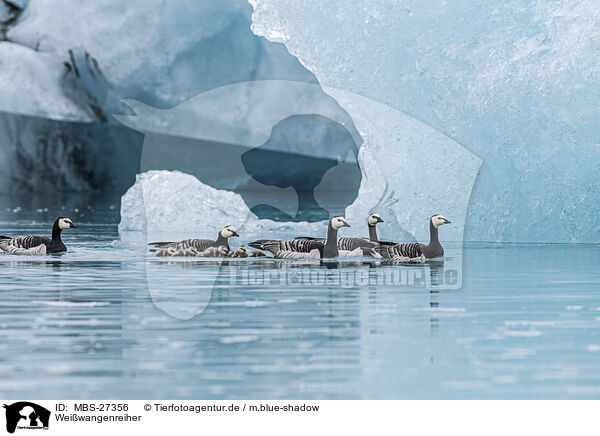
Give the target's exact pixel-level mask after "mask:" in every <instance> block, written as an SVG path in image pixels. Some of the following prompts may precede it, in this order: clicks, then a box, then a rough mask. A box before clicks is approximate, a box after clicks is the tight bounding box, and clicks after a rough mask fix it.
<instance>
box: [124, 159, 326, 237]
mask: <svg viewBox="0 0 600 436" xmlns="http://www.w3.org/2000/svg"><path fill="white" fill-rule="evenodd" d="M225 225H233V226H234V227H235V228H236V229H238V233H240V235H242V236H243V237H244V239H245V238H246V237H248V236H250V237H258V236H259V235H260V234H261V232H262V233H263V235H262V236H264V232H272V231H273V232H275V231H276V232H278V235H282V237H290V238H293V237H295V236H297V234H296V233H303V232H305V233H306V232H309V234H312V233H314V232H316V233H315V234H323V233H324V232H325V229H327V222H326V221H325V222H277V221H273V220H268V219H259V218H258V217H257V216H256V215H255V214H253V213H252V211H251V210H250V208H249V207H248V206H247V205H246V203H245V202H244V200H243V199H242V197H241V195H240V194H237V193H235V192H231V191H227V190H222V189H216V188H213V187H211V186H209V185H207V184H205V183H202V182H201V181H199V180H198V179H197V178H196V177H194V176H193V175H190V174H186V173H183V172H181V171H167V170H152V171H147V172H144V173H141V174H138V175H137V176H136V182H135V184H134V185H133V186H132V187H131V188H129V189H128V190H127V192H126V193H125V194H124V195H123V197H122V198H121V222H120V224H119V232H120V233H127V232H145V233H146V235H147V238H148V241H150V240H154V239H156V238H160V237H168V238H175V239H177V238H181V239H184V238H190V237H204V238H213V237H215V235H216V234H217V233H218V232H219V231H220V230H221V229H222V228H223V227H224V226H225Z"/></svg>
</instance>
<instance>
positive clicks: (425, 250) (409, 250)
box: [375, 215, 450, 261]
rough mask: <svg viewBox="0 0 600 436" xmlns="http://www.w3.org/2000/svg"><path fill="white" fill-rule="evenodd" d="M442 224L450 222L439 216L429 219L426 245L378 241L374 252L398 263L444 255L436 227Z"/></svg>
mask: <svg viewBox="0 0 600 436" xmlns="http://www.w3.org/2000/svg"><path fill="white" fill-rule="evenodd" d="M434 221H435V223H434ZM442 224H450V221H448V220H447V219H446V218H444V217H443V216H441V215H433V216H432V217H431V218H430V219H429V234H430V240H429V244H427V245H425V244H420V243H417V242H405V243H395V242H388V241H380V242H379V244H378V245H377V246H376V247H375V251H377V252H378V253H379V254H381V256H383V257H385V258H388V259H394V260H398V261H402V260H415V259H431V258H435V257H441V256H443V255H444V248H443V247H442V244H440V240H439V237H438V227H439V226H440V225H442Z"/></svg>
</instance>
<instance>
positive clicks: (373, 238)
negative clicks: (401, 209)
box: [369, 224, 379, 242]
mask: <svg viewBox="0 0 600 436" xmlns="http://www.w3.org/2000/svg"><path fill="white" fill-rule="evenodd" d="M369 239H370V240H371V242H377V241H379V238H378V237H377V226H376V225H374V226H372V225H371V224H369Z"/></svg>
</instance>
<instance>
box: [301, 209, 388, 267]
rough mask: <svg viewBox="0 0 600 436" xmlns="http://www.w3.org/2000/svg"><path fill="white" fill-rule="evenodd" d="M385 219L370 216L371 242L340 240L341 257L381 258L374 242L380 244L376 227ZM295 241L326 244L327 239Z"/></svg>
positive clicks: (360, 239)
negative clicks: (369, 256) (366, 256)
mask: <svg viewBox="0 0 600 436" xmlns="http://www.w3.org/2000/svg"><path fill="white" fill-rule="evenodd" d="M382 222H383V219H382V218H381V217H380V216H379V215H378V214H376V213H372V214H371V215H369V218H368V219H367V224H368V227H369V239H370V242H369V241H367V240H366V239H364V238H349V237H342V238H339V239H338V243H337V247H338V250H339V256H341V257H353V256H364V255H365V254H369V255H372V256H374V257H381V255H380V254H379V253H377V252H375V251H373V248H375V244H373V242H379V238H378V237H377V230H376V229H375V226H376V225H377V223H382ZM295 239H309V240H313V241H322V242H325V238H311V237H297V238H295Z"/></svg>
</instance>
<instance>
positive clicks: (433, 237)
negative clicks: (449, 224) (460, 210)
mask: <svg viewBox="0 0 600 436" xmlns="http://www.w3.org/2000/svg"><path fill="white" fill-rule="evenodd" d="M429 245H430V246H437V245H440V240H439V238H438V229H437V227H436V226H434V225H433V221H431V220H430V221H429Z"/></svg>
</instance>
